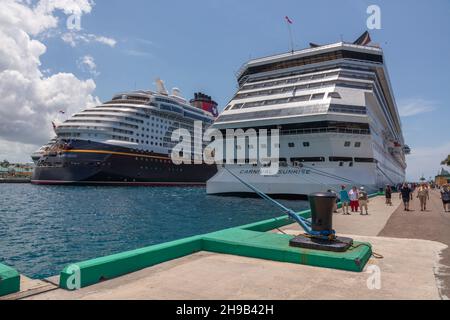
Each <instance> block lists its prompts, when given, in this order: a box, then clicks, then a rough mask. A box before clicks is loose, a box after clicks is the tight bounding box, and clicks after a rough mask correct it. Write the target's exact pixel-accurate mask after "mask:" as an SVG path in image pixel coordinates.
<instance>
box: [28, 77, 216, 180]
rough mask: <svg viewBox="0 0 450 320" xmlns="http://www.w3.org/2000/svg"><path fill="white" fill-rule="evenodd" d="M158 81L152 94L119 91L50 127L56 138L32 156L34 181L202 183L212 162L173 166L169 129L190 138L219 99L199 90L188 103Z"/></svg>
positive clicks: (212, 112) (212, 168)
mask: <svg viewBox="0 0 450 320" xmlns="http://www.w3.org/2000/svg"><path fill="white" fill-rule="evenodd" d="M156 84H157V91H156V92H153V91H133V92H125V93H120V94H117V95H115V96H114V97H113V98H112V100H111V101H108V102H105V103H103V104H101V105H99V106H96V107H93V108H88V109H85V110H83V111H81V112H79V113H76V114H74V115H73V116H71V117H70V118H69V119H67V120H66V121H64V122H63V123H62V124H60V125H58V126H55V125H54V128H55V132H56V135H57V137H56V138H55V139H54V140H52V142H51V143H50V144H49V145H45V146H44V147H42V148H41V149H40V150H38V151H37V152H35V153H34V154H33V155H32V157H33V160H35V162H36V168H35V170H34V174H33V177H32V183H34V184H59V185H61V184H63V185H86V184H87V185H133V186H134V185H148V186H171V185H174V186H180V185H183V186H195V185H205V184H206V181H207V180H208V179H209V178H211V177H212V176H213V175H214V174H215V173H216V172H217V168H216V166H213V165H207V164H205V163H203V164H181V165H175V164H174V162H173V161H172V159H171V153H172V149H173V148H174V146H175V145H176V143H177V142H173V141H172V133H173V131H174V130H177V129H186V130H188V131H189V133H190V134H191V136H194V134H195V133H196V132H195V130H194V122H197V123H198V122H201V123H202V125H203V130H206V129H207V128H208V127H210V126H211V124H212V123H213V121H214V119H215V118H216V117H217V115H218V114H217V103H216V102H215V101H214V100H212V98H211V97H210V96H207V95H206V94H203V93H196V94H195V98H194V99H192V100H191V101H187V100H186V99H185V98H183V97H182V96H181V93H180V90H179V89H177V88H174V89H173V91H172V93H171V94H169V93H168V92H167V90H166V89H165V87H164V83H163V82H162V81H161V80H159V79H158V80H157V83H156ZM197 134H198V133H197ZM193 156H195V155H193Z"/></svg>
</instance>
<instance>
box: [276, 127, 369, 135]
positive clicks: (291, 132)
mask: <svg viewBox="0 0 450 320" xmlns="http://www.w3.org/2000/svg"><path fill="white" fill-rule="evenodd" d="M280 133H281V135H296V134H315V133H346V134H361V135H368V134H370V130H365V129H347V128H336V127H327V128H311V129H293V130H282V131H281V132H280Z"/></svg>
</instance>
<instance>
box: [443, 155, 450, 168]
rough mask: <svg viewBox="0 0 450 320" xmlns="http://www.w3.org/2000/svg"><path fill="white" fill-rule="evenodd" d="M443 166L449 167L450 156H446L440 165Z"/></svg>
mask: <svg viewBox="0 0 450 320" xmlns="http://www.w3.org/2000/svg"><path fill="white" fill-rule="evenodd" d="M441 164H442V165H443V166H450V154H449V155H448V157H447V159H445V160H444V161H442V163H441Z"/></svg>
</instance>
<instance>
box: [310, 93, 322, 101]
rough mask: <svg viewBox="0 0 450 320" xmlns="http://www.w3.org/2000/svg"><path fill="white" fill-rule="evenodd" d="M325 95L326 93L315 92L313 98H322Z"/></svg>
mask: <svg viewBox="0 0 450 320" xmlns="http://www.w3.org/2000/svg"><path fill="white" fill-rule="evenodd" d="M324 97H325V93H317V94H313V95H312V97H311V100H321V99H323V98H324Z"/></svg>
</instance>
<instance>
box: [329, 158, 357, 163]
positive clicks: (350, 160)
mask: <svg viewBox="0 0 450 320" xmlns="http://www.w3.org/2000/svg"><path fill="white" fill-rule="evenodd" d="M330 161H331V162H352V161H353V158H351V157H330Z"/></svg>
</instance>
